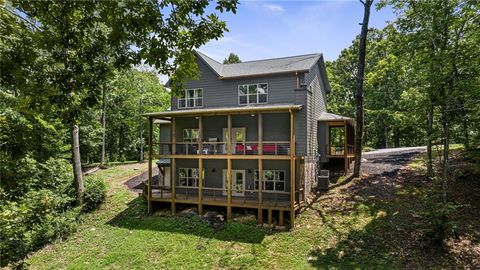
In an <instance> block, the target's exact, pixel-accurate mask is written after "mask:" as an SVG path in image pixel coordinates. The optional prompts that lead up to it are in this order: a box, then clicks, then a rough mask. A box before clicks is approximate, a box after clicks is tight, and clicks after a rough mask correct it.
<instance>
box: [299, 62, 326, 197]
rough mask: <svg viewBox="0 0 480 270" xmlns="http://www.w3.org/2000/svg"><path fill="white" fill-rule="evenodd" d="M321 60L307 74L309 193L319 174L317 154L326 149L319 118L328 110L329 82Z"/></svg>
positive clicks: (307, 172) (306, 172) (306, 128)
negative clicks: (325, 79) (325, 76)
mask: <svg viewBox="0 0 480 270" xmlns="http://www.w3.org/2000/svg"><path fill="white" fill-rule="evenodd" d="M320 63H321V62H320V61H319V62H317V64H316V65H314V66H313V67H312V68H311V69H310V72H309V73H307V74H306V75H305V84H306V85H307V90H306V93H307V101H306V104H307V112H306V126H305V130H306V148H307V149H306V155H305V163H304V164H305V165H304V175H305V189H306V192H307V193H309V192H310V190H311V189H312V188H313V187H314V186H316V175H317V168H316V167H317V154H320V158H323V157H324V153H323V155H322V152H321V151H322V150H323V149H325V147H323V146H324V144H319V142H321V141H322V138H323V139H324V138H325V137H326V133H319V131H324V129H319V127H318V119H319V118H320V115H321V113H322V112H326V111H327V102H326V101H327V99H326V96H327V93H326V89H327V84H326V83H328V82H325V81H324V79H323V78H324V77H323V76H322V73H321V69H322V66H321V64H320Z"/></svg>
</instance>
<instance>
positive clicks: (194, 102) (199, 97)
mask: <svg viewBox="0 0 480 270" xmlns="http://www.w3.org/2000/svg"><path fill="white" fill-rule="evenodd" d="M202 106H203V89H202V88H195V89H186V90H185V91H184V92H182V93H181V94H180V96H179V97H178V108H194V107H202Z"/></svg>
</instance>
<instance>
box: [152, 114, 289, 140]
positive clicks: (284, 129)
mask: <svg viewBox="0 0 480 270" xmlns="http://www.w3.org/2000/svg"><path fill="white" fill-rule="evenodd" d="M262 117H263V141H289V140H290V116H289V114H288V113H265V114H263V116H262ZM202 121H203V139H202V140H203V141H208V139H209V138H217V139H218V140H219V141H222V140H223V129H224V128H227V126H228V123H227V116H203V119H202ZM189 128H195V129H197V128H198V119H197V118H196V117H177V118H176V119H175V134H176V136H175V138H176V140H177V142H183V130H184V129H189ZM232 128H245V131H246V141H247V142H248V141H258V117H257V115H254V116H251V115H249V114H244V115H232ZM160 138H161V141H163V142H168V141H169V139H170V125H165V124H163V125H161V129H160Z"/></svg>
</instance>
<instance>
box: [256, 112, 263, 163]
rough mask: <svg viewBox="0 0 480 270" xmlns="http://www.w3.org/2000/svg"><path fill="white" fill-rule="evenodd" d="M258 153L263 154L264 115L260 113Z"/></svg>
mask: <svg viewBox="0 0 480 270" xmlns="http://www.w3.org/2000/svg"><path fill="white" fill-rule="evenodd" d="M257 151H258V154H259V155H263V116H262V114H261V113H259V114H258V150H257Z"/></svg>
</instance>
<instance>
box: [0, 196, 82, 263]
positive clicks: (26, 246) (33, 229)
mask: <svg viewBox="0 0 480 270" xmlns="http://www.w3.org/2000/svg"><path fill="white" fill-rule="evenodd" d="M70 201H71V199H70V198H68V196H67V195H65V194H57V193H56V192H54V191H52V190H48V189H41V190H32V191H29V192H27V193H26V194H25V195H24V196H23V197H22V198H20V199H19V201H18V202H12V201H5V202H3V204H2V205H0V253H1V254H2V259H1V263H0V266H1V267H4V266H6V265H7V264H9V263H10V264H11V263H16V262H19V261H21V260H22V259H23V258H24V257H25V256H26V255H27V254H28V253H29V252H31V251H33V250H35V249H37V248H39V247H41V246H43V245H45V244H47V243H49V242H51V241H53V240H55V239H57V238H59V237H64V236H66V235H68V234H70V233H71V232H73V231H74V230H75V228H76V224H77V222H76V220H77V217H78V215H79V209H77V208H73V209H69V210H65V208H66V207H65V203H66V202H67V204H69V202H70Z"/></svg>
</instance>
